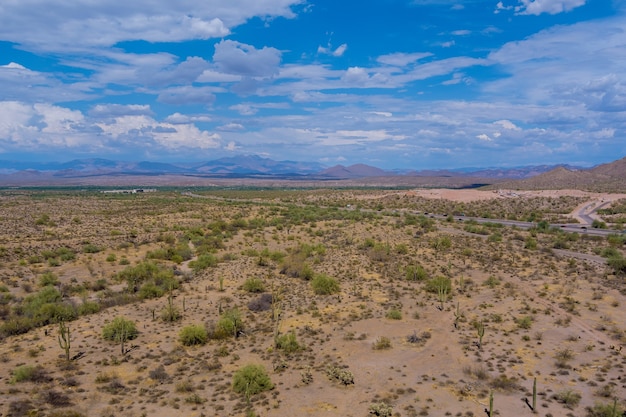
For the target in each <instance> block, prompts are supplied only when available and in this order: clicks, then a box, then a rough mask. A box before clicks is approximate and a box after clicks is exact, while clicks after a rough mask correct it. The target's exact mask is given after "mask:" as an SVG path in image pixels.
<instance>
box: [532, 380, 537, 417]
mask: <svg viewBox="0 0 626 417" xmlns="http://www.w3.org/2000/svg"><path fill="white" fill-rule="evenodd" d="M536 412H537V377H535V379H534V380H533V413H536Z"/></svg>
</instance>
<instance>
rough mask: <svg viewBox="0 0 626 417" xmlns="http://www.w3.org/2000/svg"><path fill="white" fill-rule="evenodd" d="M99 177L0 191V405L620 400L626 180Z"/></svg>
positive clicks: (440, 408) (598, 404)
mask: <svg viewBox="0 0 626 417" xmlns="http://www.w3.org/2000/svg"><path fill="white" fill-rule="evenodd" d="M101 191H102V189H99V188H94V187H91V188H90V187H86V188H57V189H45V188H41V189H40V188H26V189H20V188H16V189H5V190H2V191H1V192H0V221H1V224H2V230H1V231H0V280H1V283H0V299H1V300H2V303H1V305H0V317H1V324H0V361H1V362H2V372H1V373H0V392H1V393H2V395H1V396H0V415H2V416H55V417H61V416H74V417H78V416H103V417H104V416H129V417H131V416H132V417H135V416H137V417H138V416H164V417H165V416H172V415H184V416H296V415H298V416H331V415H332V416H367V415H374V416H467V417H469V416H480V415H491V416H495V415H500V416H524V415H528V416H530V415H539V416H554V417H556V416H598V417H600V416H607V417H608V416H610V417H617V416H621V415H622V413H623V412H624V410H625V409H626V379H625V375H626V372H625V365H626V349H623V348H624V346H625V345H626V309H624V306H625V305H626V281H625V276H626V261H625V260H624V255H625V244H626V235H624V233H623V229H624V223H625V222H626V194H616V193H597V192H589V191H579V190H543V191H542V190H537V191H519V190H476V189H473V190H451V189H431V188H429V189H425V188H405V189H389V188H359V187H346V188H330V187H320V188H315V187H310V188H304V187H302V188H297V187H295V186H294V187H292V188H287V187H284V186H283V187H281V188H269V187H247V188H243V187H197V188H189V187H187V188H184V189H183V188H176V187H167V188H156V189H155V190H154V192H144V193H134V194H121V193H106V194H105V193H102V192H101ZM587 207H593V209H591V213H586V214H590V215H591V216H592V217H593V224H588V225H587V224H584V223H583V222H584V219H583V218H581V217H580V213H581V210H584V209H585V208H587ZM474 219H482V220H481V221H480V222H479V221H477V220H474ZM484 219H493V221H484ZM499 219H508V220H518V221H525V222H530V223H531V224H533V226H532V227H530V228H521V227H516V226H503V225H501V224H500V223H498V220H499ZM557 224H571V225H580V226H581V227H580V230H579V232H566V231H564V230H562V229H561V228H560V227H558V226H553V225H557ZM583 225H584V226H585V227H588V229H589V230H591V229H598V230H606V235H602V236H598V235H593V234H591V233H589V232H587V231H586V230H588V229H586V228H583V227H582V226H583Z"/></svg>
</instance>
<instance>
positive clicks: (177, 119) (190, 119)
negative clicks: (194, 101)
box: [165, 112, 211, 124]
mask: <svg viewBox="0 0 626 417" xmlns="http://www.w3.org/2000/svg"><path fill="white" fill-rule="evenodd" d="M165 121H166V122H167V123H172V124H185V123H194V122H201V123H202V122H210V121H211V118H210V117H209V116H205V115H189V114H181V113H178V112H177V113H174V114H170V115H169V116H167V117H166V118H165Z"/></svg>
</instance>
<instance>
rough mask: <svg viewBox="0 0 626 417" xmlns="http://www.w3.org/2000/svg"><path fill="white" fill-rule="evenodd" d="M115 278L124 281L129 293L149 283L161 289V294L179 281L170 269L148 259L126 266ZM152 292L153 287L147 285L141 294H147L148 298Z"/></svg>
mask: <svg viewBox="0 0 626 417" xmlns="http://www.w3.org/2000/svg"><path fill="white" fill-rule="evenodd" d="M116 278H117V279H118V280H119V281H126V284H127V286H128V290H129V291H130V292H131V293H136V292H138V291H140V289H141V288H142V287H143V286H144V285H145V284H151V285H153V286H155V287H158V288H160V289H161V290H163V291H162V293H161V295H163V293H165V291H168V290H170V289H175V288H178V286H179V282H178V280H177V279H176V278H175V277H174V272H173V271H172V270H171V269H166V268H162V267H159V266H158V265H157V264H155V263H153V262H149V261H146V262H141V263H139V264H137V265H135V266H129V267H126V268H125V269H124V270H122V271H121V272H119V273H118V274H117V275H116ZM158 292H160V291H158ZM154 294H155V288H154V287H148V288H147V289H146V290H145V291H144V293H143V295H145V296H147V297H146V298H150V297H151V296H154ZM140 296H141V292H140Z"/></svg>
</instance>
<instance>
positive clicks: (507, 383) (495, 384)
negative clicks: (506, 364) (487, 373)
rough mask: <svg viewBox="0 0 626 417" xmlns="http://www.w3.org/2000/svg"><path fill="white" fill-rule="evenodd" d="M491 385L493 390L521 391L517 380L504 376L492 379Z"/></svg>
mask: <svg viewBox="0 0 626 417" xmlns="http://www.w3.org/2000/svg"><path fill="white" fill-rule="evenodd" d="M489 385H490V386H491V388H493V389H499V390H502V391H515V390H517V389H519V384H518V383H517V379H516V378H509V377H507V376H506V375H504V374H501V375H498V376H497V377H495V378H493V379H491V381H490V382H489Z"/></svg>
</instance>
